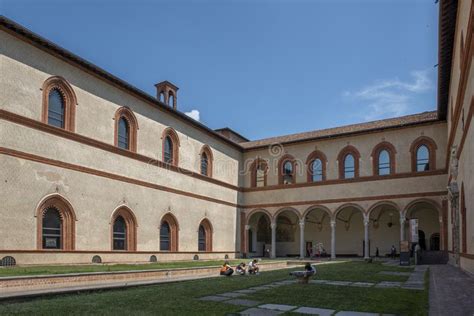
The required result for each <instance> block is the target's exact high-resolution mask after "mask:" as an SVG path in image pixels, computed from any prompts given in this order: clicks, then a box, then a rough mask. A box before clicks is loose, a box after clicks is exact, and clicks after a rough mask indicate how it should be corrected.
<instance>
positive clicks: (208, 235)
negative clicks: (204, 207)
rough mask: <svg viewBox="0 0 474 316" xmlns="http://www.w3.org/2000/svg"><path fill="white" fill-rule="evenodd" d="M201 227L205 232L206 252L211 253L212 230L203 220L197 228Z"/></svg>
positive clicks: (208, 222)
mask: <svg viewBox="0 0 474 316" xmlns="http://www.w3.org/2000/svg"><path fill="white" fill-rule="evenodd" d="M201 225H202V227H203V228H204V231H205V232H206V250H205V251H206V252H212V237H213V236H212V235H213V233H214V229H213V228H212V224H211V222H210V221H209V220H208V219H207V218H205V219H203V220H202V221H201V223H199V227H200V226H201Z"/></svg>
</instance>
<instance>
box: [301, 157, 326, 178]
mask: <svg viewBox="0 0 474 316" xmlns="http://www.w3.org/2000/svg"><path fill="white" fill-rule="evenodd" d="M326 163H327V158H326V155H325V154H324V153H323V152H321V151H319V150H315V151H313V152H312V153H311V154H309V156H308V158H307V159H306V168H307V169H306V170H307V174H308V177H307V181H308V182H319V181H324V180H326Z"/></svg>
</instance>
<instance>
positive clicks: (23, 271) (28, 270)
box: [0, 260, 268, 277]
mask: <svg viewBox="0 0 474 316" xmlns="http://www.w3.org/2000/svg"><path fill="white" fill-rule="evenodd" d="M240 261H241V260H229V262H230V264H231V265H233V266H234V265H237V264H239V262H240ZM267 261H268V260H267ZM223 262H224V260H212V261H175V262H157V263H144V264H97V265H95V264H94V265H93V264H88V265H77V266H74V265H70V266H30V267H21V266H17V267H8V268H4V267H2V268H0V277H9V276H20V275H40V274H62V273H81V272H109V271H129V270H148V269H174V268H195V267H210V266H211V267H212V266H216V267H217V266H220V265H221V264H222V263H223ZM263 262H265V261H263Z"/></svg>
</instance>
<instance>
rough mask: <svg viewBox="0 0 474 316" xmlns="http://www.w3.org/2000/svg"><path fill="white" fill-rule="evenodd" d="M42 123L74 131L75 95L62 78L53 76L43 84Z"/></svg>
mask: <svg viewBox="0 0 474 316" xmlns="http://www.w3.org/2000/svg"><path fill="white" fill-rule="evenodd" d="M42 90H43V110H42V115H41V119H42V121H43V123H46V124H49V125H51V126H55V127H58V128H63V129H65V130H68V131H71V132H73V131H74V125H75V111H76V104H77V101H76V95H75V93H74V90H73V89H72V87H71V85H69V83H68V82H67V81H66V80H65V79H64V78H62V77H59V76H53V77H50V78H48V79H47V80H46V81H45V82H44V83H43V88H42Z"/></svg>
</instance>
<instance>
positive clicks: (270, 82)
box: [0, 0, 438, 139]
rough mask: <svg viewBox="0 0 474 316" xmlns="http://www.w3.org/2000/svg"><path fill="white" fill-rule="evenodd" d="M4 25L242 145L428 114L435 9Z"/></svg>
mask: <svg viewBox="0 0 474 316" xmlns="http://www.w3.org/2000/svg"><path fill="white" fill-rule="evenodd" d="M0 10H1V13H2V14H4V15H6V16H7V17H9V18H11V19H13V20H15V21H16V22H18V23H20V24H22V25H24V26H26V27H27V28H29V29H31V30H32V31H34V32H36V33H38V34H40V35H42V36H44V37H46V38H47V39H49V40H51V41H53V42H55V43H57V44H59V45H60V46H62V47H64V48H66V49H68V50H70V51H72V52H74V53H76V54H77V55H79V56H81V57H83V58H85V59H87V60H89V61H91V62H92V63H94V64H96V65H98V66H99V67H102V68H104V69H106V70H107V71H109V72H111V73H113V74H114V75H116V76H118V77H120V78H122V79H124V80H125V81H128V82H130V83H131V84H133V85H134V86H136V87H138V88H140V89H142V90H144V91H146V92H148V93H149V94H152V95H155V88H154V84H155V83H157V82H159V81H162V80H169V81H171V82H173V83H175V84H176V85H177V86H178V87H179V88H180V90H179V94H178V101H179V102H178V103H179V104H178V109H179V110H181V111H183V112H190V111H192V110H197V111H199V114H200V115H199V116H200V121H201V122H203V123H204V124H206V125H208V126H209V127H211V128H220V127H226V126H227V127H230V128H232V129H235V130H236V131H237V132H239V133H241V134H243V135H244V136H246V137H248V138H250V139H259V138H264V137H271V136H277V135H283V134H289V133H296V132H302V131H308V130H315V129H322V128H327V127H334V126H340V125H346V124H351V123H359V122H363V121H368V120H374V119H380V118H387V117H393V116H399V115H405V114H411V113H418V112H423V111H431V110H435V109H436V71H437V69H436V68H434V65H435V64H437V34H438V31H437V27H438V5H437V4H435V3H434V0H398V1H395V0H393V1H388V0H370V1H369V0H360V1H351V0H345V1H343V0H333V1H329V0H326V1H322V0H320V1H318V0H313V1H309V0H306V1H302V0H293V1H290V0H284V1H283V0H275V1H263V0H255V1H249V0H247V1H222V0H220V1H210V0H208V1H184V0H181V1H151V0H149V1H144V0H136V1H131V0H130V1H123V0H121V1H84V0H83V1H64V0H63V1H59V0H56V1H47V0H43V1H22V0H14V1H13V0H0Z"/></svg>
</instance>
